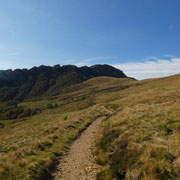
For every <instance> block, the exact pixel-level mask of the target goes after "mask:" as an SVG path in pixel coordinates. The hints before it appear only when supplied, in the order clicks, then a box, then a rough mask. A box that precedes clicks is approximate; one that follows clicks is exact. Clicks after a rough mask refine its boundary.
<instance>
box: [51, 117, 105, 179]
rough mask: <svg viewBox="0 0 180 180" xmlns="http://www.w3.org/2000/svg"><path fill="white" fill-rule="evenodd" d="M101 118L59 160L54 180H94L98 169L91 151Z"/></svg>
mask: <svg viewBox="0 0 180 180" xmlns="http://www.w3.org/2000/svg"><path fill="white" fill-rule="evenodd" d="M102 119H103V117H101V118H98V119H97V120H95V121H94V122H93V123H92V124H91V125H90V126H89V127H88V128H87V129H86V130H85V131H84V132H83V133H82V135H81V136H80V137H79V138H78V139H77V140H76V141H75V142H74V143H73V144H72V146H71V148H70V150H69V153H68V154H67V155H66V156H65V157H64V159H62V160H61V163H60V164H59V166H58V168H57V171H56V173H55V178H54V179H55V180H95V179H96V174H97V172H98V171H99V170H100V167H99V166H98V165H97V164H96V163H95V157H94V156H93V149H94V145H95V138H96V134H97V131H98V128H99V126H100V123H101V121H102Z"/></svg>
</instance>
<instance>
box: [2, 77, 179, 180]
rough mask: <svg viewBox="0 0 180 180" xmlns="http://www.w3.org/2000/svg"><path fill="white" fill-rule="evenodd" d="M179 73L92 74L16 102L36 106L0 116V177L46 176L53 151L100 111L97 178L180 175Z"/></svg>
mask: <svg viewBox="0 0 180 180" xmlns="http://www.w3.org/2000/svg"><path fill="white" fill-rule="evenodd" d="M179 80H180V75H176V76H171V77H167V78H160V79H150V80H143V81H134V80H131V79H127V78H124V79H118V78H110V77H98V78H92V79H90V80H87V81H84V82H83V83H80V84H77V85H73V86H70V87H67V88H66V89H65V90H63V91H61V93H60V95H56V96H53V97H48V96H47V98H46V99H41V100H36V101H24V102H21V103H18V104H17V107H23V108H24V109H28V108H30V109H34V108H38V109H39V110H40V111H38V113H37V114H35V115H33V116H29V117H28V116H26V117H25V118H19V116H18V117H17V119H14V120H0V179H7V180H8V179H17V180H19V179H27V180H32V179H37V180H38V179H39V180H40V179H43V178H44V177H50V175H51V171H52V168H53V167H54V166H55V165H56V162H57V159H58V158H59V157H60V156H61V155H63V154H64V153H65V152H66V151H67V150H68V147H69V145H70V144H71V143H72V141H73V140H75V139H76V138H77V137H78V136H79V135H80V133H81V132H82V131H83V130H84V129H85V128H86V127H87V126H88V125H90V124H91V123H92V121H94V120H95V119H96V118H97V117H99V116H105V117H106V118H105V119H104V120H103V122H102V125H101V128H100V130H99V134H98V138H97V145H96V150H95V153H96V155H97V163H99V164H100V165H101V166H102V167H103V168H102V171H101V172H100V173H99V174H98V175H97V179H98V180H111V179H129V180H130V179H132V180H139V179H163V180H164V179H180V118H179V117H180V111H179V109H180V83H179V82H180V81H179ZM4 122H6V123H4ZM1 126H2V127H3V128H2V127H1Z"/></svg>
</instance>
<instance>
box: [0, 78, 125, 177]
mask: <svg viewBox="0 0 180 180" xmlns="http://www.w3.org/2000/svg"><path fill="white" fill-rule="evenodd" d="M103 81H104V83H102V84H101V85H100V84H99V82H103ZM106 81H107V82H106ZM116 81H117V79H114V80H113V81H111V78H100V79H96V80H89V81H87V82H84V83H82V84H79V85H76V86H73V87H71V88H68V89H67V90H66V91H65V92H61V95H60V96H56V97H53V98H52V99H48V100H41V101H40V100H39V101H33V102H23V103H21V104H19V106H24V107H26V108H35V107H37V108H42V109H43V108H44V107H45V106H46V105H47V104H48V103H58V104H59V106H58V107H57V108H54V109H46V110H43V111H42V112H41V113H40V114H37V115H34V116H32V117H29V118H23V119H17V120H15V121H14V120H13V121H5V122H6V123H5V127H4V128H0V179H6V180H8V179H11V180H12V179H13V180H14V179H17V180H19V179H29V180H33V179H36V180H38V179H43V178H44V177H48V176H50V171H51V170H52V167H53V166H54V165H55V163H56V159H57V158H58V157H59V156H61V155H62V154H63V153H64V152H65V151H67V149H68V147H69V144H70V143H71V142H72V141H73V140H74V139H75V138H77V137H78V135H79V134H80V133H81V132H82V130H83V129H84V128H86V126H88V125H89V124H90V123H91V122H92V121H93V120H95V119H96V118H97V117H98V116H108V114H109V112H108V111H106V110H105V108H103V106H102V104H100V103H99V102H97V101H96V99H97V98H96V96H98V93H99V94H100V93H101V92H102V91H105V92H106V91H107V92H108V91H109V89H107V90H106V85H108V86H109V87H112V88H114V84H113V83H112V82H116ZM121 81H122V82H121ZM126 81H127V82H128V81H129V80H120V81H119V80H118V83H119V84H122V85H121V86H123V84H126ZM103 84H104V85H103ZM115 84H116V83H115ZM11 122H12V123H11Z"/></svg>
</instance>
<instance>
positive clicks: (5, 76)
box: [0, 65, 127, 102]
mask: <svg viewBox="0 0 180 180" xmlns="http://www.w3.org/2000/svg"><path fill="white" fill-rule="evenodd" d="M99 76H109V77H117V78H127V76H126V75H125V74H124V73H123V72H122V71H120V70H118V69H116V68H114V67H112V66H109V65H94V66H91V67H87V66H83V67H80V68H78V67H76V66H73V65H67V66H62V67H61V66H60V65H56V66H54V67H50V66H40V67H34V68H32V69H29V70H27V69H16V70H14V71H12V70H6V71H0V102H2V101H12V100H14V101H23V100H25V99H37V98H39V97H40V96H41V97H42V96H53V95H57V94H59V93H60V91H61V90H63V89H65V88H67V87H69V86H71V85H74V84H78V83H80V82H83V81H85V80H88V79H90V78H93V77H99Z"/></svg>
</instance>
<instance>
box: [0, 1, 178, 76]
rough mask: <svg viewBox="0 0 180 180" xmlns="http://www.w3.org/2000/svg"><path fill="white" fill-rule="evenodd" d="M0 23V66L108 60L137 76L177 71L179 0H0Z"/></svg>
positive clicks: (158, 74)
mask: <svg viewBox="0 0 180 180" xmlns="http://www.w3.org/2000/svg"><path fill="white" fill-rule="evenodd" d="M0 22H1V23H0V69H9V68H13V69H14V68H31V67H33V66H39V65H41V64H44V65H55V64H60V65H64V64H76V65H78V66H81V65H91V64H97V63H98V64H104V63H108V64H112V65H114V66H116V67H118V68H120V69H122V70H123V71H124V72H125V73H127V74H128V75H129V76H133V77H136V78H138V79H144V78H151V77H161V76H166V75H171V74H175V73H180V63H179V61H180V35H179V32H180V1H179V0H8V1H7V0H0ZM150 65H151V66H150ZM165 65H167V66H165ZM164 68H167V69H164ZM163 70H165V72H162V71H163Z"/></svg>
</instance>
